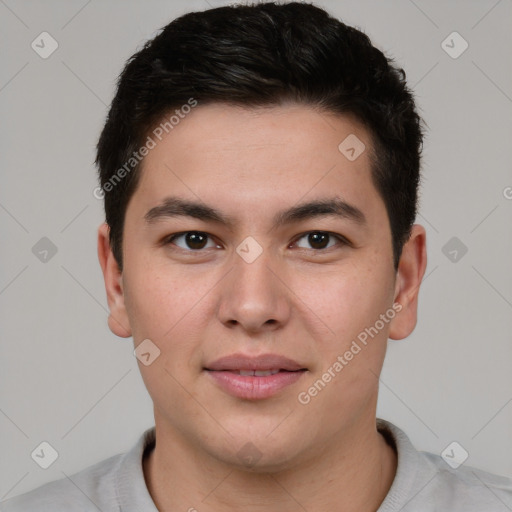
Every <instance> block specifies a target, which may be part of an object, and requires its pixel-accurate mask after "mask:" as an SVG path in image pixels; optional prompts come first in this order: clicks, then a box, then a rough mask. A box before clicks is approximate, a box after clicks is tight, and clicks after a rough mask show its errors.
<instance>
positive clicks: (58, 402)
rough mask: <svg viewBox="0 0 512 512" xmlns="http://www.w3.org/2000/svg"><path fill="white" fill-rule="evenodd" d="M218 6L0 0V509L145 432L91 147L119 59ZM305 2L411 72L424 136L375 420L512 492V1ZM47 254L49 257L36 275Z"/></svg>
mask: <svg viewBox="0 0 512 512" xmlns="http://www.w3.org/2000/svg"><path fill="white" fill-rule="evenodd" d="M223 3H225V2H221V1H214V0H209V2H207V1H206V0H194V1H188V2H185V1H176V2H170V1H156V0H153V1H146V2H141V1H139V2H134V1H123V2H121V1H108V2H107V1H104V2H100V1H98V0H92V1H89V2H88V1H86V0H80V1H78V0H77V1H66V2H64V1H60V2H57V1H46V2H41V1H40V2H35V1H15V0H0V33H1V34H2V44H1V45H0V53H1V62H2V66H1V69H0V115H1V119H2V122H1V124H0V131H1V135H0V140H1V147H0V154H1V156H2V166H1V172H2V187H1V189H0V224H1V229H2V243H1V245H0V248H1V249H0V250H1V261H2V264H1V270H0V308H1V309H0V311H1V313H0V314H1V317H0V326H1V329H2V331H1V345H0V347H1V348H0V350H1V354H0V365H1V368H0V439H1V455H0V499H3V498H7V497H11V496H14V495H16V494H20V493H22V492H25V491H27V490H30V489H32V488H34V487H36V486H38V485H40V484H42V483H44V482H47V481H50V480H53V479H56V478H62V477H63V476H64V475H70V474H72V473H73V472H75V471H78V470H80V469H82V468H84V467H86V466H88V465H90V464H92V463H94V462H97V461H99V460H101V459H104V458H106V457H107V456H110V455H113V454H115V453H118V452H121V451H125V450H127V449H129V448H130V447H131V446H132V444H133V443H134V442H135V441H136V439H137V438H138V437H139V435H140V434H141V433H142V431H143V430H144V429H145V428H147V427H149V426H151V425H152V424H153V417H152V406H151V401H150V399H149V396H148V395H147V392H146V390H145V388H144V385H143V382H142V379H141V378H140V375H139V371H138V368H137V365H136V362H137V361H136V359H135V358H134V357H133V353H132V350H133V347H132V343H133V342H132V339H131V338H129V339H121V338H117V337H115V336H114V335H113V334H112V333H111V332H110V331H109V329H108V327H107V302H106V297H105V291H104V286H103V280H102V275H101V270H100V266H99V264H98V261H97V256H96V229H97V227H98V225H99V224H100V223H101V222H102V220H103V210H102V203H101V202H100V201H98V200H97V199H95V198H94V197H93V194H92V191H93V189H94V187H95V186H96V185H97V183H96V175H95V168H94V166H93V160H94V146H95V144H96V141H97V138H98V136H99V133H100V130H101V127H102V124H103V122H104V119H105V115H106V112H107V105H108V104H109V102H110V100H111V99H112V96H113V93H114V83H115V79H116V77H117V75H118V73H119V72H120V70H121V68H122V66H123V64H124V62H125V60H126V59H127V58H128V57H129V56H130V55H131V54H132V53H133V52H134V51H135V50H136V49H137V48H138V47H140V46H141V45H142V44H143V42H144V41H145V40H147V39H148V38H150V37H152V36H154V35H155V34H156V31H157V30H158V29H159V28H160V27H162V26H163V25H165V24H166V23H167V22H168V21H170V20H171V19H172V18H174V17H176V16H178V15H179V14H182V13H184V12H186V11H190V10H203V9H205V8H208V4H210V5H212V6H216V5H220V4H223ZM317 3H318V5H321V6H324V7H326V8H327V9H328V10H329V11H330V12H331V13H333V14H335V15H336V16H338V17H340V18H341V19H343V20H344V21H346V22H347V23H349V24H353V25H356V26H357V27H359V28H362V29H363V30H364V31H365V32H366V33H368V34H369V35H370V37H371V38H372V39H373V41H374V42H375V44H376V45H378V46H379V47H380V48H381V49H383V50H384V51H385V52H387V53H388V54H389V55H391V56H393V57H394V58H395V59H396V60H397V61H398V62H399V63H400V65H401V66H403V67H404V68H405V70H406V72H407V75H408V79H409V83H410V85H411V86H412V87H413V89H414V91H415V93H416V96H417V101H418V105H419V107H420V109H421V112H422V115H423V116H424V118H425V120H426V122H427V124H428V126H429V132H428V133H427V139H426V143H425V152H424V164H423V172H424V181H423V187H422V193H421V214H420V216H419V218H418V222H420V223H422V224H423V225H425V227H426V229H427V236H428V256H429V262H428V268H427V272H426V277H425V280H424V283H423V285H422V289H421V293H420V305H419V313H420V318H419V323H418V326H417V328H416V330H415V332H414V333H413V335H411V336H410V337H409V338H408V339H407V340H403V341H390V342H389V351H388V357H387V360H386V363H385V367H384V371H383V374H382V378H381V381H382V382H381V394H380V401H379V411H378V413H379V416H381V417H383V418H385V419H389V420H391V421H393V422H394V423H396V424H397V425H398V426H399V427H401V428H403V429H404V430H405V431H406V432H407V433H408V434H409V436H410V437H411V439H412V441H413V442H414V444H415V445H416V446H417V447H418V448H419V449H423V450H428V451H432V452H435V453H441V452H442V451H443V450H444V448H445V447H446V446H447V445H449V444H450V443H451V442H452V441H457V442H458V443H460V445H461V446H463V447H464V449H466V450H467V451H468V452H469V458H468V459H467V461H466V462H465V464H467V465H471V466H477V467H480V468H482V469H485V470H487V471H491V472H494V473H499V474H504V475H507V476H510V477H512V435H511V433H512V372H511V371H510V367H511V362H512V343H511V332H512V314H511V313H512V269H511V261H512V259H511V254H512V230H511V220H512V188H510V187H512V171H511V162H510V156H509V154H510V148H511V143H512V80H511V79H512V59H511V54H512V31H511V30H510V27H511V26H512V23H511V22H512V2H511V0H501V1H497V0H489V1H487V0H481V1H467V0H464V1H463V0H460V1H450V2H444V1H425V0H414V1H412V0H411V1H408V0H404V1H393V2H378V1H373V2H371V1H360V0H357V1H356V0H353V1H336V2H335V1H323V2H317ZM43 31H47V32H49V33H50V34H51V36H52V37H53V38H54V39H55V40H56V41H57V42H58V45H59V47H58V49H57V50H56V51H55V52H54V53H53V54H52V55H51V56H50V57H48V58H47V59H42V58H41V57H40V56H39V55H38V54H37V53H36V52H35V51H34V50H33V49H32V48H31V43H32V41H34V40H35V39H36V38H37V37H38V36H39V34H40V33H41V32H43ZM453 31H457V32H458V33H460V34H461V36H462V37H463V38H464V39H465V40H466V41H467V42H468V44H469V47H468V49H467V50H466V51H465V52H464V53H462V54H461V55H460V56H458V58H452V57H451V56H449V55H448V54H447V53H446V51H445V50H444V49H443V47H442V42H443V41H444V40H445V39H446V38H447V36H448V35H449V34H451V33H452V32H453ZM38 40H39V39H38ZM453 41H454V42H453V43H452V42H451V39H448V41H447V43H445V44H449V45H450V46H453V47H454V48H452V50H451V51H452V52H453V51H455V52H457V51H459V50H460V49H461V48H462V46H461V41H460V40H456V39H455V40H453ZM36 42H37V40H36ZM46 48H48V46H46ZM507 187H508V188H507ZM42 237H47V238H48V239H50V240H51V241H52V242H53V244H54V245H55V246H56V248H57V253H56V254H55V255H53V256H51V253H49V254H48V256H47V261H46V262H42V261H40V259H38V257H36V255H35V254H34V253H33V251H32V248H33V247H34V245H35V244H36V243H37V242H38V241H39V240H40V239H41V238H42ZM452 237H457V238H458V239H459V240H460V242H462V243H463V244H464V245H465V246H466V247H467V249H468V251H467V253H466V254H465V255H462V252H461V250H460V242H457V241H455V242H453V241H452V242H451V243H452V244H453V243H455V244H456V245H454V246H453V247H452V246H451V245H448V247H447V248H446V249H445V250H444V252H443V247H445V245H446V244H447V243H448V242H449V241H450V239H452ZM457 244H459V247H457ZM36 247H38V246H36ZM454 247H455V250H457V251H458V252H457V261H451V259H450V258H452V259H453V257H454V254H455V253H453V252H452V254H451V255H450V252H449V251H452V250H453V248H454ZM445 253H446V255H445ZM50 256H51V257H50ZM42 441H47V442H49V443H50V444H51V445H52V446H53V447H54V448H55V449H56V450H57V451H58V453H59V457H58V459H57V460H56V462H55V463H54V464H53V465H52V466H50V468H49V469H46V470H44V469H41V468H40V467H39V466H38V465H36V463H35V462H34V461H33V460H32V458H31V456H30V454H31V453H32V451H33V450H34V449H35V448H36V447H37V446H38V445H39V444H40V443H41V442H42Z"/></svg>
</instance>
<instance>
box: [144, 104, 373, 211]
mask: <svg viewBox="0 0 512 512" xmlns="http://www.w3.org/2000/svg"><path fill="white" fill-rule="evenodd" d="M151 135H152V134H150V136H151ZM152 136H153V138H154V140H155V145H154V148H153V149H151V151H150V152H149V153H148V155H147V156H146V157H145V159H144V161H143V165H142V175H141V179H140V182H139V186H138V188H137V191H136V192H135V194H134V196H138V197H137V198H136V202H137V201H140V202H142V203H144V207H146V208H151V207H154V206H155V205H156V204H157V203H159V202H161V201H162V200H163V199H164V198H165V197H166V196H168V195H173V196H176V195H181V196H182V197H188V198H194V199H196V200H198V199H199V200H203V201H204V202H206V203H208V204H214V203H215V204H216V205H217V206H219V207H221V206H222V205H224V206H225V207H226V208H229V207H232V208H238V209H239V210H240V209H241V210H243V209H244V208H245V209H247V208H255V207H256V206H257V203H259V205H260V207H261V208H262V210H261V213H262V214H263V213H264V211H265V210H266V209H267V208H268V209H270V208H271V209H273V210H274V211H277V210H280V209H282V207H283V203H290V204H293V203H297V202H298V201H299V200H301V199H315V198H325V197H326V196H327V195H329V196H330V197H332V196H333V195H334V194H336V195H341V196H342V197H343V198H346V199H347V202H350V203H352V204H354V203H356V204H357V203H359V204H360V205H361V208H360V209H363V208H364V209H366V210H368V209H370V210H371V209H372V208H376V209H379V208H381V209H382V207H383V203H382V201H381V199H380V196H379V195H378V194H377V191H376V190H375V188H374V185H373V181H372V179H371V158H370V151H371V141H370V137H369V134H368V133H367V131H366V130H365V129H364V128H363V127H362V126H361V124H360V123H358V122H357V121H356V120H354V119H353V118H350V117H347V116H340V115H334V114H327V113H325V112H319V111H317V110H315V109H313V108H311V107H306V106H299V105H296V104H292V105H286V106H279V107H271V108H250V109H249V108H242V107H237V106H232V105H225V104H220V103H214V104H209V105H203V106H201V105H199V106H197V107H195V109H193V110H192V111H191V112H190V113H189V114H188V115H187V116H184V117H183V118H182V119H181V120H180V122H179V123H178V124H176V125H174V126H173V128H172V129H171V130H169V132H168V133H164V134H163V136H161V140H159V139H158V138H156V137H155V136H154V135H152ZM349 199H350V201H348V200H349ZM372 201H373V202H374V203H376V204H375V205H373V206H372V205H371V204H370V203H371V202H372ZM379 203H380V204H379ZM253 213H254V212H253ZM369 213H370V214H371V212H369ZM381 213H382V212H381Z"/></svg>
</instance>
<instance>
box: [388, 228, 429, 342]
mask: <svg viewBox="0 0 512 512" xmlns="http://www.w3.org/2000/svg"><path fill="white" fill-rule="evenodd" d="M426 267H427V235H426V232H425V228H424V227H423V226H420V225H419V224H414V226H413V227H412V230H411V236H410V238H409V240H408V241H407V242H406V243H405V244H404V247H403V250H402V255H401V257H400V262H399V264H398V271H397V276H396V282H395V283H396V284H395V301H394V302H395V303H399V304H400V305H401V306H402V309H401V310H400V312H399V313H398V314H397V315H396V316H395V317H394V318H393V320H391V322H390V328H389V337H390V338H391V339H393V340H401V339H403V338H406V337H407V336H409V334H411V332H412V331H413V330H414V328H415V327H416V321H417V312H418V294H419V291H420V285H421V281H422V279H423V275H424V274H425V269H426Z"/></svg>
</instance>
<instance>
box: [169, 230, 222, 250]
mask: <svg viewBox="0 0 512 512" xmlns="http://www.w3.org/2000/svg"><path fill="white" fill-rule="evenodd" d="M180 238H183V239H184V243H185V246H183V245H180V244H175V245H177V246H178V247H180V248H182V249H192V250H194V251H197V250H200V249H205V248H206V249H207V248H209V247H216V246H217V244H215V243H214V242H213V241H212V240H210V242H211V244H212V245H210V246H209V247H208V246H207V242H208V238H209V235H207V234H206V233H203V232H201V231H187V232H186V233H179V234H177V235H173V236H171V237H170V238H169V239H168V240H167V243H175V240H178V239H180Z"/></svg>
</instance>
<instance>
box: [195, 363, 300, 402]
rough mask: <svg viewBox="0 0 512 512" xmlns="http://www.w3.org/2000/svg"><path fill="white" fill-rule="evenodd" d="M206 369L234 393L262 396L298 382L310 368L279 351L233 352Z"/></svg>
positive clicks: (258, 398)
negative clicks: (269, 352) (262, 352)
mask: <svg viewBox="0 0 512 512" xmlns="http://www.w3.org/2000/svg"><path fill="white" fill-rule="evenodd" d="M204 371H205V372H206V373H207V374H209V375H210V376H211V377H212V378H213V380H214V381H215V383H216V384H217V385H218V386H220V388H221V389H222V390H223V391H225V392H227V393H229V394H230V395H232V396H235V397H237V398H241V399H245V400H261V399H264V398H270V397H271V396H273V395H275V394H277V393H278V392H279V391H281V390H282V389H283V388H285V387H287V386H289V385H291V384H293V383H295V382H296V381H297V380H299V379H300V378H301V377H302V375H303V374H304V373H305V372H306V371H307V368H305V367H304V366H303V365H301V364H300V363H298V362H296V361H294V360H293V359H290V358H287V357H285V356H281V355H278V354H261V355H258V356H248V355H244V354H231V355H229V356H224V357H221V358H220V359H217V360H215V361H214V362H212V363H209V364H207V365H206V366H205V367H204Z"/></svg>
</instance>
